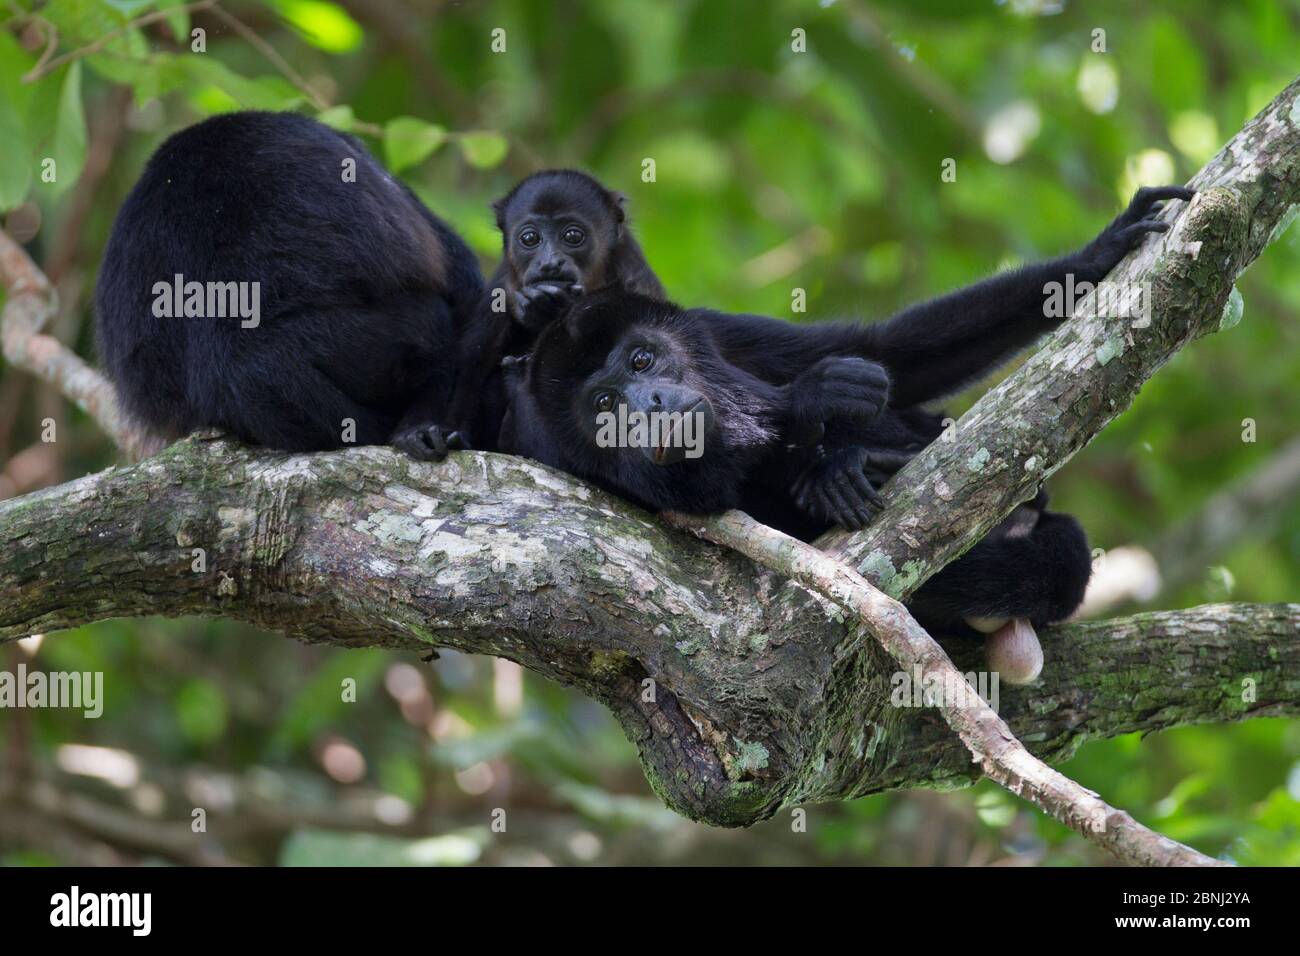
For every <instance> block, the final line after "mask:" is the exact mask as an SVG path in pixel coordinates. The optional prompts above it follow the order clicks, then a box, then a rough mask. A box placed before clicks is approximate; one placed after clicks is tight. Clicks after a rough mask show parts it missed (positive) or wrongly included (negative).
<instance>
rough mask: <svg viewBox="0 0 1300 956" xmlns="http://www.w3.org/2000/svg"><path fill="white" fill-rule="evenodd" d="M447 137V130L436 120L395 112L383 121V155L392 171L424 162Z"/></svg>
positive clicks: (398, 171) (397, 171) (396, 171)
mask: <svg viewBox="0 0 1300 956" xmlns="http://www.w3.org/2000/svg"><path fill="white" fill-rule="evenodd" d="M446 140H447V131H446V130H445V129H443V128H442V127H441V126H439V125H437V124H436V123H427V122H425V121H424V120H422V119H416V118H415V117H414V116H399V117H397V118H396V119H391V120H389V121H388V122H387V123H386V124H385V125H384V158H385V159H386V160H387V161H388V168H389V169H391V170H392V171H393V172H395V173H400V172H401V171H402V170H404V169H409V168H410V167H411V166H414V165H416V164H417V163H422V162H424V160H425V159H427V158H428V157H429V156H430V155H431V154H432V153H433V151H434V150H435V149H437V148H438V147H439V146H441V145H442V144H443V143H444V142H446Z"/></svg>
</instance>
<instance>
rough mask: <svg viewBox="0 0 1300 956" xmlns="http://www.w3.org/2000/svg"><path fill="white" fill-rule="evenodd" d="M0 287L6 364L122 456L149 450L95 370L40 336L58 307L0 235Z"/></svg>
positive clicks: (25, 259) (41, 278)
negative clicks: (57, 398)
mask: <svg viewBox="0 0 1300 956" xmlns="http://www.w3.org/2000/svg"><path fill="white" fill-rule="evenodd" d="M0 282H3V283H4V286H5V288H6V289H7V290H8V296H7V297H6V299H5V305H4V311H3V313H0V337H2V338H3V345H4V355H5V358H6V359H7V360H8V361H9V363H10V364H12V365H14V366H16V367H18V368H22V369H26V370H27V371H29V372H31V373H32V374H34V375H35V376H36V377H37V378H40V379H43V380H44V381H47V382H49V383H51V384H52V385H54V386H55V387H56V388H58V389H59V391H61V392H62V393H63V394H64V395H66V396H67V397H68V398H69V399H70V400H71V401H73V402H74V403H76V405H77V407H78V408H80V409H81V410H82V411H84V412H86V414H88V415H90V416H91V417H92V418H93V419H95V421H96V422H98V423H99V427H100V428H102V429H103V430H104V432H105V433H106V434H107V435H108V436H109V437H110V438H112V439H113V441H114V442H115V443H116V444H117V445H118V447H120V448H122V449H123V450H124V451H126V452H127V453H128V454H132V455H140V454H142V453H144V452H146V451H148V450H149V449H150V448H151V447H152V446H151V444H150V442H149V440H148V439H147V438H146V437H145V436H144V435H143V434H141V433H140V432H139V431H138V430H137V429H134V428H132V427H131V426H130V425H129V424H128V423H127V422H126V420H125V419H124V418H123V416H122V413H121V411H120V410H119V408H118V405H117V399H116V397H115V396H114V394H113V386H112V385H111V384H109V381H108V379H106V378H104V376H103V375H102V374H100V372H99V371H97V370H96V369H93V368H91V367H90V366H89V365H87V364H86V363H85V362H84V361H83V360H82V359H81V358H79V357H78V356H77V355H76V353H74V352H73V351H72V350H71V349H69V348H67V347H66V346H64V345H63V344H62V343H61V342H59V340H58V339H56V338H54V337H53V336H50V335H46V334H44V331H43V330H44V329H45V326H46V325H47V323H49V321H50V320H51V319H52V318H53V317H54V315H55V314H56V313H57V312H58V301H57V298H56V296H55V294H54V289H53V287H51V285H50V283H49V280H48V279H46V278H45V274H44V273H42V272H41V270H40V269H38V268H37V267H36V264H35V263H34V262H32V260H31V258H30V257H29V256H28V255H27V253H26V252H24V251H23V248H22V246H20V245H18V243H16V242H14V240H13V239H12V238H11V237H10V236H9V234H8V233H6V232H5V231H4V230H3V229H0Z"/></svg>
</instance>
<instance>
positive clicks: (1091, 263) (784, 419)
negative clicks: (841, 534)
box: [501, 187, 1191, 633]
mask: <svg viewBox="0 0 1300 956" xmlns="http://www.w3.org/2000/svg"><path fill="white" fill-rule="evenodd" d="M1190 198H1191V193H1190V191H1188V190H1186V189H1182V188H1179V187H1165V188H1161V189H1143V190H1140V191H1139V192H1138V194H1137V195H1136V196H1135V197H1134V199H1133V202H1132V203H1131V204H1130V205H1129V207H1128V209H1127V210H1125V212H1123V213H1122V214H1121V215H1120V216H1119V217H1117V218H1116V219H1115V220H1114V221H1113V222H1112V223H1111V224H1110V225H1108V226H1107V227H1106V228H1105V229H1104V230H1103V231H1102V232H1101V234H1100V235H1099V236H1098V237H1097V238H1096V239H1094V240H1093V241H1092V242H1091V243H1089V244H1088V245H1087V246H1085V247H1084V248H1083V249H1082V250H1080V251H1079V252H1076V253H1074V254H1072V255H1068V256H1065V257H1063V258H1060V259H1056V260H1053V261H1051V262H1046V263H1040V264H1036V265H1031V266H1026V267H1024V268H1022V269H1018V270H1015V271H1012V272H1006V273H1003V274H999V275H995V276H993V277H991V278H988V279H986V280H984V281H983V282H980V283H978V284H976V285H973V286H970V287H968V288H965V289H962V290H959V291H957V292H954V293H951V294H949V295H946V296H943V297H941V298H939V299H935V300H933V301H931V302H927V303H924V304H921V305H916V306H913V307H911V308H909V309H906V310H904V311H903V312H901V313H899V314H898V315H896V316H894V317H893V318H891V319H889V320H888V321H886V322H882V323H878V324H874V325H859V324H848V323H826V324H819V325H793V324H790V323H787V322H782V321H778V320H775V319H769V318H764V317H761V316H754V315H729V314H725V313H720V312H714V311H710V310H706V309H691V310H682V309H680V308H678V307H676V306H674V305H671V304H668V303H664V302H660V301H656V300H653V299H650V298H647V297H644V296H638V295H634V294H629V293H627V292H625V291H619V290H610V291H606V292H603V293H599V294H595V295H588V296H586V297H584V298H583V299H582V300H579V301H578V302H577V303H576V304H575V305H574V306H573V307H572V309H571V310H570V312H569V313H568V314H566V316H565V317H564V318H563V319H562V320H561V321H559V322H556V323H553V324H552V325H551V326H549V327H548V328H547V329H545V330H544V331H543V332H542V333H541V335H540V336H539V337H538V340H537V342H536V344H535V346H534V349H533V351H532V353H531V355H529V357H528V358H527V359H526V361H523V362H516V363H512V364H511V365H510V366H509V368H508V372H509V380H508V394H509V400H510V404H509V411H508V413H507V416H506V421H505V424H504V425H503V427H502V430H501V445H502V447H503V449H504V450H507V451H514V452H518V453H521V454H524V455H528V456H530V457H533V458H536V459H538V460H540V461H543V462H545V463H547V464H551V465H554V466H557V467H559V468H562V469H564V470H566V471H569V472H572V473H574V474H576V475H579V476H580V477H584V478H588V479H591V480H593V481H595V482H597V483H599V484H602V485H604V486H606V487H607V488H609V489H610V490H613V491H615V492H618V493H620V494H623V495H625V496H627V497H629V498H631V499H633V500H634V501H637V502H638V503H640V504H642V505H644V506H647V507H649V508H652V509H656V510H677V511H685V512H693V513H709V512H717V511H721V510H724V509H727V508H732V507H739V508H742V509H744V510H745V511H747V512H749V513H750V514H751V515H753V516H754V517H755V518H757V519H758V520H760V521H763V522H765V523H767V524H770V525H772V526H774V527H776V528H779V529H781V530H784V531H787V532H788V533H791V534H795V535H797V536H799V537H802V538H804V539H811V538H813V537H815V536H817V535H818V534H820V533H821V532H823V531H825V530H827V529H828V528H829V527H830V526H831V525H832V524H833V523H836V522H840V523H845V524H857V523H861V521H862V520H865V518H866V517H867V516H868V512H867V510H866V508H867V502H869V500H870V498H871V497H872V496H873V495H874V488H873V485H874V484H878V483H879V481H881V480H884V479H885V478H888V477H889V476H890V475H892V474H893V473H894V472H895V471H896V470H897V469H898V468H899V467H901V465H902V464H904V463H905V462H906V461H907V460H908V459H909V458H911V457H912V456H913V455H914V454H916V452H917V451H919V450H920V449H921V448H922V447H924V446H925V445H926V444H928V443H929V442H930V441H932V440H933V439H934V438H936V437H937V436H938V435H939V433H940V431H941V425H940V422H941V418H940V416H939V415H937V414H934V413H931V412H928V411H926V410H924V409H923V408H921V407H919V406H920V404H921V403H923V402H927V401H929V400H931V399H934V398H938V397H941V396H943V395H944V394H948V393H951V392H953V391H954V390H956V389H957V388H959V387H960V386H962V385H964V384H965V383H967V382H970V381H971V380H973V379H974V378H976V377H977V376H979V375H982V374H984V373H986V372H988V371H989V370H990V369H991V368H992V367H993V366H994V365H996V364H997V363H999V362H1001V361H1003V360H1005V359H1006V358H1007V357H1009V356H1010V355H1011V354H1012V353H1014V352H1015V351H1017V350H1019V349H1021V348H1023V347H1024V346H1026V345H1028V344H1029V343H1030V342H1031V341H1033V340H1034V338H1036V337H1037V336H1039V335H1040V334H1042V333H1044V332H1047V331H1049V330H1050V329H1052V328H1053V327H1055V326H1056V325H1058V324H1059V323H1060V322H1061V320H1062V319H1061V318H1060V317H1053V316H1049V315H1047V314H1045V313H1046V312H1047V310H1046V309H1045V308H1044V301H1045V296H1046V287H1047V285H1048V284H1049V283H1052V282H1058V281H1060V282H1063V281H1065V277H1066V276H1067V274H1072V275H1073V276H1074V280H1075V282H1076V283H1081V282H1094V283H1095V282H1097V281H1099V280H1101V279H1102V278H1103V277H1104V276H1105V275H1106V273H1108V272H1109V271H1110V270H1111V269H1112V268H1113V267H1114V266H1115V265H1116V264H1117V263H1118V262H1119V260H1120V259H1121V258H1123V257H1124V255H1125V254H1126V253H1127V252H1128V251H1129V250H1130V249H1132V248H1133V247H1134V246H1136V245H1137V244H1138V243H1139V242H1140V241H1141V240H1142V238H1143V237H1144V236H1145V235H1147V234H1148V233H1150V232H1156V231H1163V230H1165V229H1167V228H1168V224H1167V223H1165V222H1162V221H1160V220H1157V219H1154V218H1152V216H1153V215H1154V214H1155V213H1156V212H1157V211H1158V210H1159V208H1160V203H1159V201H1160V200H1163V199H1183V200H1187V199H1190ZM615 413H617V415H619V416H623V417H624V418H628V417H630V416H631V415H632V413H639V414H640V415H643V416H646V417H650V416H654V415H655V414H659V415H660V416H661V417H662V416H669V417H670V424H669V425H668V426H667V427H666V429H665V430H662V431H660V432H659V433H658V434H657V436H655V437H654V438H653V440H652V441H651V442H650V444H649V446H648V447H647V446H646V445H645V443H641V444H642V446H641V447H627V445H628V444H635V443H631V442H625V443H621V445H620V443H618V442H615V443H612V444H611V442H610V441H608V440H601V437H602V432H601V429H602V427H603V424H602V422H605V423H608V421H609V419H608V418H605V419H601V418H599V417H598V416H601V415H602V414H606V415H612V414H615ZM688 418H693V419H694V424H695V426H696V428H697V430H699V431H702V436H703V441H702V451H703V454H701V455H699V456H698V457H691V456H688V455H683V454H680V453H672V452H669V451H668V450H667V449H666V448H665V447H664V446H669V445H674V446H675V445H679V444H683V441H682V439H683V438H685V437H687V436H686V435H685V431H686V426H685V422H686V421H687V419H688ZM606 438H608V436H606ZM814 442H819V443H820V444H818V445H816V447H815V448H813V447H809V446H810V445H811V444H812V443H814ZM828 459H829V460H830V464H829V465H827V464H826V461H827V460H828ZM810 467H811V468H813V469H814V470H813V472H812V473H810V472H809V469H810ZM873 478H874V479H875V480H874V481H873V480H872V479H873ZM792 486H795V489H796V493H795V494H792V493H791V487H792ZM809 488H811V489H814V491H813V492H809V493H808V494H806V495H804V494H803V493H804V492H807V491H808V489H809ZM801 498H802V499H803V503H802V506H801V503H800V499H801ZM810 503H811V504H812V505H813V506H812V507H809V504H810ZM1045 505H1046V497H1045V496H1044V495H1043V494H1041V493H1040V495H1039V496H1038V497H1037V498H1036V499H1035V500H1034V501H1033V502H1030V503H1028V504H1026V505H1022V506H1021V507H1020V508H1018V509H1016V511H1015V512H1013V514H1012V515H1011V516H1009V517H1008V519H1007V520H1006V521H1004V522H1003V524H1002V525H1001V526H999V527H998V528H996V529H994V531H993V532H991V533H990V534H989V535H988V536H987V537H986V538H985V539H984V540H983V541H981V542H980V543H979V544H977V545H976V546H975V547H974V548H972V549H971V550H970V551H969V552H967V554H966V555H965V556H963V557H962V558H961V559H960V560H958V561H956V562H954V563H953V564H952V565H950V566H949V567H948V568H945V569H944V570H943V571H941V572H939V574H937V575H935V577H933V578H932V579H931V580H930V581H928V582H927V583H926V584H925V585H924V586H923V587H922V588H921V589H920V590H919V591H918V592H917V594H916V595H915V596H914V598H913V600H912V601H911V602H910V603H911V606H912V607H913V610H914V612H915V613H916V614H917V616H918V618H920V619H921V620H922V623H924V624H927V625H928V626H931V627H934V628H935V629H936V630H939V631H940V632H952V631H960V632H965V633H971V630H970V624H969V623H968V622H974V624H975V626H978V625H979V624H981V623H990V622H991V624H992V625H993V626H996V625H997V624H998V623H999V622H1000V621H1002V620H1005V619H1006V618H1023V619H1028V620H1031V621H1033V622H1034V623H1039V624H1041V623H1046V622H1049V621H1055V620H1060V619H1062V618H1064V617H1066V616H1067V615H1068V614H1070V613H1071V612H1072V611H1073V610H1074V609H1075V608H1076V607H1077V606H1078V604H1079V602H1080V601H1081V600H1082V598H1083V591H1084V587H1085V585H1086V583H1087V580H1088V576H1089V571H1090V560H1089V559H1090V555H1089V552H1088V547H1087V542H1086V539H1085V537H1084V535H1083V531H1082V529H1081V528H1080V527H1079V525H1078V523H1077V522H1075V521H1074V519H1072V518H1070V517H1069V516H1067V515H1063V514H1056V513H1052V512H1049V511H1046V510H1045Z"/></svg>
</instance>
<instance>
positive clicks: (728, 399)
mask: <svg viewBox="0 0 1300 956" xmlns="http://www.w3.org/2000/svg"><path fill="white" fill-rule="evenodd" d="M720 362H721V359H720V358H719V357H718V356H717V354H716V350H715V349H714V348H713V346H712V339H711V338H710V337H709V335H708V333H707V330H705V329H703V328H701V327H699V325H698V323H695V322H694V321H693V320H691V319H690V317H689V316H687V315H686V314H684V313H682V312H681V311H680V310H678V309H677V308H676V307H675V306H672V305H669V304H667V303H663V302H659V301H656V300H652V299H649V298H645V297H642V296H636V295H632V294H629V293H625V292H622V291H619V290H616V289H614V288H612V287H611V289H608V290H605V291H603V292H597V293H594V294H590V295H587V296H584V297H583V298H582V299H581V300H579V302H578V303H577V304H575V305H574V306H573V308H572V309H571V310H570V311H569V312H568V313H567V314H566V315H565V316H564V317H563V318H562V319H561V320H560V321H557V322H555V323H553V324H552V325H550V326H549V327H547V328H546V329H545V330H544V331H543V332H542V334H541V335H540V337H539V338H538V340H537V342H536V344H535V346H534V349H533V352H532V354H531V355H530V356H529V357H528V359H527V360H526V362H524V363H521V365H522V366H523V367H520V366H519V365H516V366H514V367H512V368H510V369H508V370H507V373H508V374H507V388H508V391H509V393H510V402H511V408H512V414H514V416H515V419H516V422H517V423H518V424H517V426H516V428H515V429H514V434H513V436H512V437H513V441H512V442H511V444H512V445H513V448H512V450H513V451H515V452H516V453H520V454H524V455H528V456H529V457H532V458H537V459H538V460H541V461H544V462H546V463H547V464H550V465H553V466H555V467H558V468H562V469H563V470H565V471H568V472H570V473H572V474H576V475H579V476H580V477H583V478H588V479H591V480H594V481H597V482H598V483H600V484H603V485H605V486H606V487H608V488H610V489H612V490H614V491H617V492H618V493H620V494H623V495H625V496H627V497H629V498H632V499H633V500H635V501H638V502H640V503H642V504H644V505H647V506H649V507H651V508H655V509H672V510H679V511H687V512H695V513H711V512H715V511H719V510H724V509H726V508H729V507H732V506H734V504H735V502H736V501H737V500H738V493H739V492H738V489H739V486H740V482H741V481H742V480H743V476H744V474H745V471H746V469H747V468H748V467H750V464H751V460H752V456H751V455H749V454H748V452H747V449H746V447H744V446H742V445H738V444H737V441H736V439H737V435H738V432H744V431H745V429H747V428H749V427H751V426H752V425H753V422H752V419H751V417H750V416H749V414H748V413H747V412H746V411H745V410H744V409H742V408H740V407H739V406H737V404H736V396H734V395H732V394H730V393H731V392H732V391H734V389H732V388H730V386H729V384H728V383H727V382H725V381H724V379H723V376H722V373H721V372H720V365H719V363H720ZM742 438H743V436H742Z"/></svg>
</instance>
